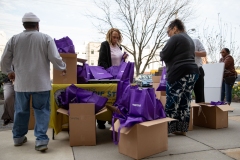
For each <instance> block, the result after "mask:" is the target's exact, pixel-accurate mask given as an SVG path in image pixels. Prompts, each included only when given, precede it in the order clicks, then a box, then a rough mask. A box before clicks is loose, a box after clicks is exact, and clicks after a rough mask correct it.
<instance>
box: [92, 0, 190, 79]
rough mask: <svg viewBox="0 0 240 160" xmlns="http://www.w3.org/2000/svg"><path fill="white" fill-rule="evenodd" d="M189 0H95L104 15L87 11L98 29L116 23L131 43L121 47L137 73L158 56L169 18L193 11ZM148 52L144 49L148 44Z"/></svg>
mask: <svg viewBox="0 0 240 160" xmlns="http://www.w3.org/2000/svg"><path fill="white" fill-rule="evenodd" d="M192 2H193V1H191V0H111V1H107V0H100V1H97V2H95V3H96V5H97V7H99V8H100V9H101V11H103V13H104V16H99V15H101V14H99V13H98V15H94V14H90V17H91V18H95V19H97V20H99V24H98V25H96V26H97V28H98V29H99V31H100V32H101V33H104V34H106V31H107V30H108V29H109V28H111V27H115V28H118V29H120V30H121V32H122V34H123V35H124V38H125V39H127V41H128V42H129V43H130V44H131V45H130V46H131V47H129V46H127V45H122V47H123V48H124V49H125V50H126V51H127V52H128V53H130V54H131V55H132V56H133V58H134V62H135V69H136V75H139V74H142V73H144V71H145V69H146V67H147V66H148V65H149V64H150V63H154V62H156V61H158V62H159V60H157V58H156V56H159V53H156V51H157V50H158V49H160V48H161V47H162V46H163V45H164V43H165V42H166V36H167V34H166V27H167V25H168V22H169V21H170V20H172V19H174V18H176V17H179V18H180V19H181V20H183V21H185V20H187V18H189V17H191V15H192V13H193V12H192V5H191V4H192ZM149 45H150V46H151V49H150V51H149V52H148V53H143V50H144V49H145V48H146V47H147V46H149Z"/></svg>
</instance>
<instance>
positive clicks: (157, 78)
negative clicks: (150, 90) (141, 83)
mask: <svg viewBox="0 0 240 160" xmlns="http://www.w3.org/2000/svg"><path fill="white" fill-rule="evenodd" d="M160 80H161V76H152V81H153V83H158V84H159V82H160Z"/></svg>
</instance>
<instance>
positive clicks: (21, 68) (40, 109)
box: [1, 12, 66, 151]
mask: <svg viewBox="0 0 240 160" xmlns="http://www.w3.org/2000/svg"><path fill="white" fill-rule="evenodd" d="M39 21H40V19H39V18H38V17H37V16H36V15H35V14H33V13H31V12H30V13H26V14H25V15H24V16H23V18H22V22H23V26H24V28H25V29H26V30H24V31H23V32H21V33H19V34H17V35H14V36H13V37H12V38H11V39H10V40H9V41H8V42H7V44H6V47H5V50H4V52H3V55H2V57H1V69H2V72H3V73H5V74H7V75H8V78H9V79H11V80H14V90H15V113H14V124H13V131H12V132H13V140H14V145H15V146H21V145H22V144H23V143H25V142H27V137H26V136H25V135H26V134H27V132H28V122H29V116H30V97H31V96H32V106H33V108H34V114H35V128H34V135H35V136H36V143H35V150H37V151H45V150H47V149H48V147H47V145H48V142H49V138H48V136H47V134H46V132H47V130H48V124H49V118H50V103H49V101H50V90H51V81H50V62H52V64H53V67H54V68H55V69H58V70H61V71H62V73H63V74H64V75H65V73H66V64H65V63H64V62H63V61H62V58H61V57H60V55H59V53H58V51H57V48H56V45H55V42H54V40H53V39H52V38H51V37H50V36H48V35H47V34H44V33H41V32H39ZM12 65H13V66H14V71H13V70H12V67H11V66H12Z"/></svg>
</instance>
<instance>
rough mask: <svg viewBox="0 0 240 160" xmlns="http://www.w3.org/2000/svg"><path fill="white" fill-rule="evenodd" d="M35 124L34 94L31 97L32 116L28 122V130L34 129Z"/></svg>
mask: <svg viewBox="0 0 240 160" xmlns="http://www.w3.org/2000/svg"><path fill="white" fill-rule="evenodd" d="M34 126H35V116H34V109H33V106H32V96H31V97H30V118H29V122H28V130H33V129H34Z"/></svg>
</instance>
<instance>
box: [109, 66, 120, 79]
mask: <svg viewBox="0 0 240 160" xmlns="http://www.w3.org/2000/svg"><path fill="white" fill-rule="evenodd" d="M119 69H120V67H119V66H111V67H109V68H107V69H106V70H107V71H108V72H109V73H110V74H111V75H112V76H113V79H117V74H118V72H119Z"/></svg>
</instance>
